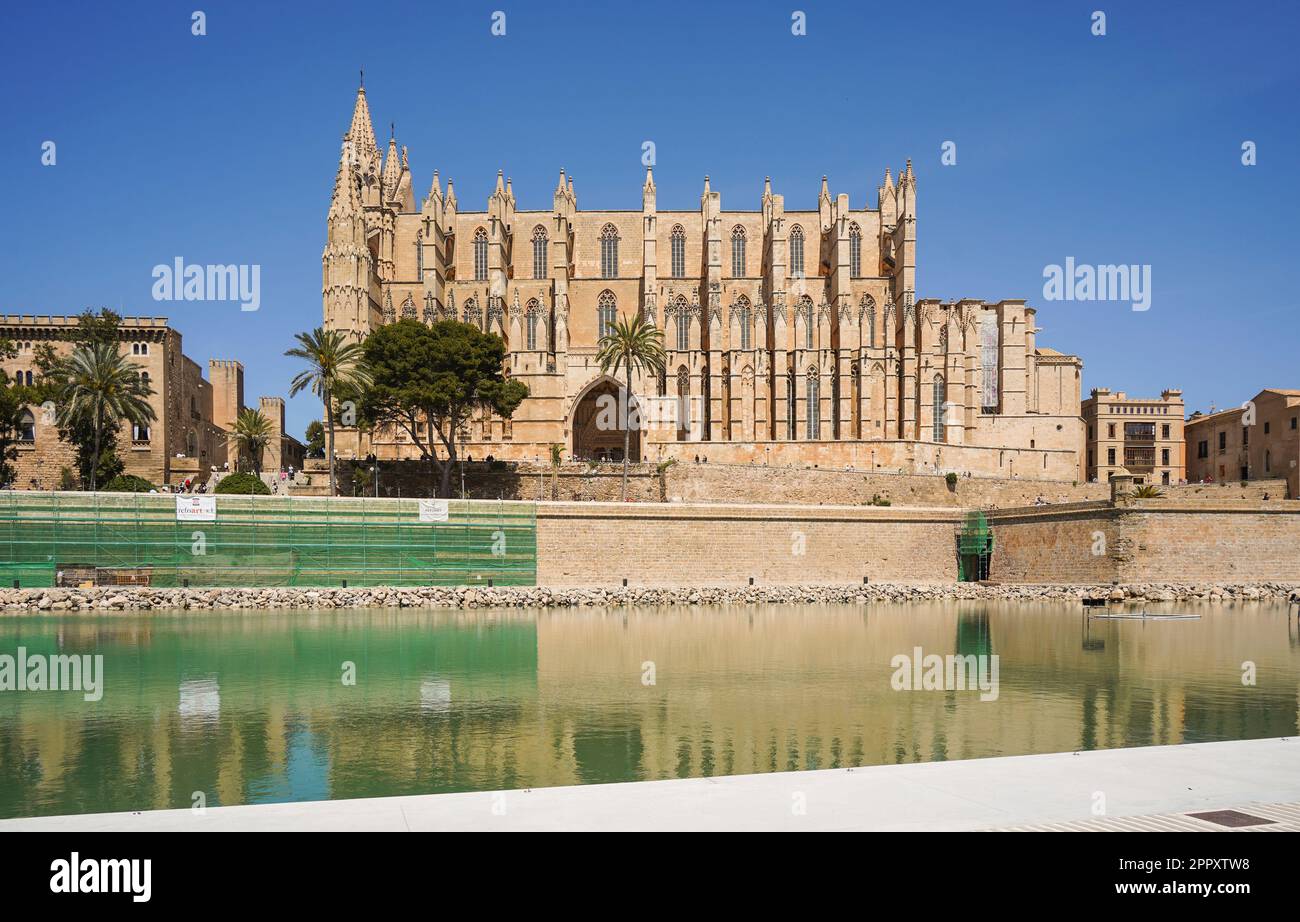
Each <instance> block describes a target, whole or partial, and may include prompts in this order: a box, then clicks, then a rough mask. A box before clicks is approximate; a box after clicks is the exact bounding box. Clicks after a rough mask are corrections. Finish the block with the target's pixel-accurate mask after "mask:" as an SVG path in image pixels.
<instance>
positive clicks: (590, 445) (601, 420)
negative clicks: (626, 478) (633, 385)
mask: <svg viewBox="0 0 1300 922" xmlns="http://www.w3.org/2000/svg"><path fill="white" fill-rule="evenodd" d="M620 390H621V388H620V387H619V385H618V383H617V382H616V381H614V379H612V378H602V379H601V380H599V381H597V382H596V383H595V384H593V385H591V386H590V387H588V388H587V390H586V391H585V392H584V393H583V394H582V396H581V397H579V398H578V402H577V403H576V404H574V407H573V425H572V427H571V429H572V432H573V458H574V459H575V460H582V461H622V460H623V426H624V425H626V422H627V420H626V417H627V415H628V413H627V408H625V407H620V405H619V392H620ZM628 455H629V460H631V461H640V460H641V433H640V431H639V430H638V429H637V428H636V427H635V426H634V427H633V429H632V437H631V439H630V440H629V442H628Z"/></svg>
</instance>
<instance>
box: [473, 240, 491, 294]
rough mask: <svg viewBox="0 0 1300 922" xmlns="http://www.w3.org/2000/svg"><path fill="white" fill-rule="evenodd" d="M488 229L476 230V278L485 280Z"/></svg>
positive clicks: (480, 280) (476, 279)
mask: <svg viewBox="0 0 1300 922" xmlns="http://www.w3.org/2000/svg"><path fill="white" fill-rule="evenodd" d="M487 244H488V240H487V231H485V230H483V228H481V227H480V228H479V229H478V230H476V231H474V280H475V281H477V282H483V281H486V280H487V266H488V257H487Z"/></svg>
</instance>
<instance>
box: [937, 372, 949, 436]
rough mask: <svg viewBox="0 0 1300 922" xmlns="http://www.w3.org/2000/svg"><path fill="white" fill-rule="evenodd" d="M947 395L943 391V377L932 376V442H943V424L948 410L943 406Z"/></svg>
mask: <svg viewBox="0 0 1300 922" xmlns="http://www.w3.org/2000/svg"><path fill="white" fill-rule="evenodd" d="M947 399H948V395H947V394H946V393H945V391H944V386H943V375H935V376H934V440H935V441H936V442H942V441H945V439H944V432H945V429H944V424H945V423H946V422H947V416H948V408H947V407H946V406H945V405H944V403H945V401H946V400H947Z"/></svg>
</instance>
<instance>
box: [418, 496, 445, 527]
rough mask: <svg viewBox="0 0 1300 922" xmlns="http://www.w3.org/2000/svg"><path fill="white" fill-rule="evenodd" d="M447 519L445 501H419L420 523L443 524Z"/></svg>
mask: <svg viewBox="0 0 1300 922" xmlns="http://www.w3.org/2000/svg"><path fill="white" fill-rule="evenodd" d="M448 518H449V510H448V504H447V501H446V500H445V499H422V500H420V521H421V522H445V521H447V519H448Z"/></svg>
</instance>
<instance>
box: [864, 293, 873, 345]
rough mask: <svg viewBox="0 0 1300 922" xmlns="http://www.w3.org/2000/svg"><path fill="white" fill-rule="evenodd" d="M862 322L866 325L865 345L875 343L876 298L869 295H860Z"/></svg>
mask: <svg viewBox="0 0 1300 922" xmlns="http://www.w3.org/2000/svg"><path fill="white" fill-rule="evenodd" d="M862 322H863V323H865V324H866V325H867V345H868V346H871V347H872V348H875V345H876V299H875V298H873V297H871V295H863V296H862Z"/></svg>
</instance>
